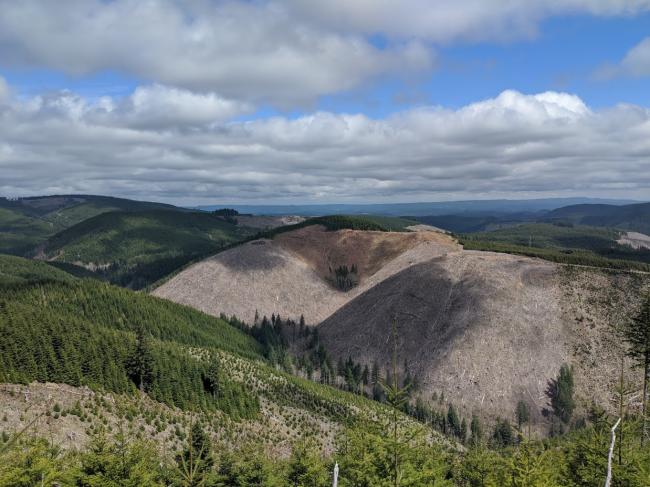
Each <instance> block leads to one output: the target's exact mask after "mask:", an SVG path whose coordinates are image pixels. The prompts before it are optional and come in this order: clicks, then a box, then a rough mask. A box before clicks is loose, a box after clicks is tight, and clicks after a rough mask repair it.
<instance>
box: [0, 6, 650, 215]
mask: <svg viewBox="0 0 650 487" xmlns="http://www.w3.org/2000/svg"><path fill="white" fill-rule="evenodd" d="M649 82H650V0H530V1H528V2H507V1H503V0H483V1H478V0H436V1H435V2H430V1H428V0H401V1H399V2H398V1H393V0H377V1H373V2H368V1H367V0H330V1H328V2H311V1H306V0H284V1H282V2H278V1H277V0H260V1H256V2H248V1H244V0H230V1H228V2H220V1H215V0H195V1H194V2H191V3H179V2H175V1H172V0H158V1H155V2H139V1H137V0H113V1H111V2H104V1H102V0H71V1H70V2H66V3H62V4H61V3H56V4H55V3H52V2H49V1H46V0H24V1H21V2H12V1H10V0H0V169H1V170H2V171H3V176H4V178H3V180H2V181H0V194H5V195H9V196H20V195H30V194H43V193H83V192H93V193H103V194H115V195H120V196H130V197H139V198H144V199H159V200H164V201H169V202H173V203H182V204H200V203H213V202H215V203H218V202H219V201H224V202H230V201H232V202H238V203H247V202H250V203H255V204H258V203H260V202H268V203H321V202H322V203H330V202H345V201H349V202H356V201H362V202H368V201H377V202H382V201H427V200H428V201H431V200H449V199H468V198H474V197H477V198H486V199H487V198H502V197H513V198H528V197H546V196H549V197H557V196H591V197H598V196H602V197H626V198H627V197H629V198H637V199H648V196H647V195H649V194H650V176H649V175H650V165H649V164H650V163H649V161H650V142H649V141H650V110H649V108H648V107H650V89H648V88H649V87H650V85H649ZM3 124H4V125H3ZM271 188H273V189H271Z"/></svg>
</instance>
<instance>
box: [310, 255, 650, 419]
mask: <svg viewBox="0 0 650 487" xmlns="http://www.w3.org/2000/svg"><path fill="white" fill-rule="evenodd" d="M649 288H650V279H648V276H647V275H635V274H615V273H610V272H606V271H599V270H596V269H578V268H572V267H564V266H557V265H555V264H553V263H550V262H544V261H540V260H536V259H530V258H526V257H517V256H512V255H507V254H496V253H490V252H476V251H463V252H462V253H456V254H449V255H446V256H442V257H438V258H433V259H431V260H429V261H427V262H422V263H419V264H417V265H414V266H411V267H408V268H406V269H404V270H402V271H401V272H399V273H397V274H395V275H393V276H391V277H390V278H388V279H386V280H385V281H382V282H381V283H379V284H378V285H376V286H374V287H373V288H371V289H368V290H367V291H366V292H365V293H363V294H361V295H360V296H358V297H356V298H355V299H353V300H351V301H350V302H348V303H347V304H346V305H345V306H343V307H341V308H340V309H339V310H337V311H336V312H335V313H333V314H332V315H331V316H330V317H328V318H327V319H326V320H325V321H323V322H322V323H321V324H320V325H318V331H319V337H320V339H321V341H322V342H323V344H324V345H325V348H326V349H327V350H328V352H329V353H331V354H332V355H333V356H334V357H338V358H341V359H343V360H345V359H346V358H347V357H354V358H355V360H356V361H360V362H361V363H366V364H373V363H377V364H379V365H380V367H381V368H383V369H385V368H386V367H387V365H388V363H389V362H388V361H389V357H390V355H391V346H390V342H389V341H387V340H386V337H387V336H389V335H390V330H391V326H392V322H393V321H396V322H397V325H398V331H399V339H400V340H399V348H398V352H399V356H400V357H406V358H407V363H405V364H404V365H403V366H402V367H403V368H402V373H406V372H408V373H409V374H410V375H412V376H414V377H416V378H417V383H418V384H419V387H420V391H421V393H422V394H423V396H424V397H429V396H430V395H431V394H434V393H435V394H436V395H437V396H440V395H441V394H442V395H444V397H445V398H446V399H447V400H448V401H451V402H453V403H454V404H456V405H458V407H459V408H460V410H461V411H463V412H464V414H466V415H467V414H471V413H472V412H477V411H480V412H481V413H482V414H483V415H484V417H486V416H487V417H491V419H492V420H493V421H494V420H495V419H496V418H497V417H498V416H501V417H503V415H504V411H506V412H507V411H514V409H515V406H516V404H517V403H518V402H519V401H520V400H521V401H524V402H526V403H527V404H529V407H530V410H531V411H535V413H534V417H533V421H534V422H535V423H537V424H538V425H540V424H544V423H545V419H544V418H543V417H542V415H541V412H542V410H543V409H544V408H545V407H546V401H547V398H546V396H545V394H544V391H545V387H546V384H547V382H548V381H549V380H550V379H551V378H552V377H553V375H554V373H555V371H556V370H558V369H559V367H560V366H561V365H562V364H563V363H571V364H574V365H575V367H576V388H577V391H578V395H579V397H580V402H581V404H582V405H583V407H587V406H588V405H589V404H590V403H591V401H592V400H598V401H599V404H601V405H603V404H604V403H606V401H603V400H602V398H605V397H609V394H610V389H609V387H610V385H611V384H613V383H614V382H615V381H616V378H617V373H618V369H617V368H616V364H617V363H618V360H619V359H618V357H620V356H621V354H622V353H623V348H622V340H621V338H620V334H619V332H618V330H617V326H619V325H620V324H621V323H625V321H626V320H627V319H628V317H629V314H630V313H631V312H633V311H634V310H636V309H637V300H638V299H639V297H640V296H641V295H642V290H643V289H645V290H648V289H649ZM405 369H406V370H405ZM638 379H639V377H637V378H636V380H638ZM608 406H609V407H614V404H613V403H609V404H608Z"/></svg>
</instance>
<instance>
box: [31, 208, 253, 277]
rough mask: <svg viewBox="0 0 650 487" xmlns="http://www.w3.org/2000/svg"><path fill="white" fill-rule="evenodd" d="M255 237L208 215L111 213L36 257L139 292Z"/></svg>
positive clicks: (65, 234) (64, 234)
mask: <svg viewBox="0 0 650 487" xmlns="http://www.w3.org/2000/svg"><path fill="white" fill-rule="evenodd" d="M251 233H253V230H250V229H246V228H244V227H239V226H237V225H234V224H231V223H228V222H226V221H223V220H222V219H220V218H217V217H215V216H213V215H211V214H209V213H202V212H177V211H164V210H151V211H143V212H109V213H102V214H100V215H97V216H94V217H92V218H89V219H87V220H84V221H83V222H81V223H78V224H76V225H74V226H72V227H70V228H68V229H66V230H63V231H61V232H59V233H57V234H56V235H54V236H52V237H50V238H49V239H48V240H47V241H46V242H45V244H44V245H43V246H42V247H41V249H40V252H39V255H38V257H39V258H42V259H47V260H52V261H57V262H67V263H74V264H77V265H81V266H84V267H87V268H89V269H91V270H94V271H96V272H98V273H99V274H101V275H105V276H106V277H108V278H109V279H110V280H111V281H112V282H114V283H118V284H121V285H125V286H129V287H133V288H141V287H144V286H146V285H147V284H150V283H152V282H154V281H156V280H158V279H160V278H161V277H163V276H164V275H166V274H168V273H169V272H172V271H173V270H175V269H176V268H178V267H180V266H182V265H184V264H185V263H187V262H189V261H191V260H193V259H196V258H197V257H201V256H204V255H206V254H210V253H214V252H216V251H218V250H220V249H222V248H223V247H225V246H227V245H229V244H231V243H233V242H236V241H238V240H242V239H244V238H245V237H247V236H248V235H250V234H251Z"/></svg>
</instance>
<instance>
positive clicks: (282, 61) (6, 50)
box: [0, 0, 433, 105]
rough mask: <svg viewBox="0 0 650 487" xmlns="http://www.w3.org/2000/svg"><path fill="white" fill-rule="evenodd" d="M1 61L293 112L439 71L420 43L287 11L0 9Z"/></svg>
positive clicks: (127, 2)
mask: <svg viewBox="0 0 650 487" xmlns="http://www.w3.org/2000/svg"><path fill="white" fill-rule="evenodd" d="M0 8H1V9H2V14H1V15H0V59H2V60H3V63H4V64H5V65H17V66H37V67H43V66H45V67H49V68H51V69H56V70H60V71H62V72H65V73H69V74H73V75H86V74H89V73H93V72H98V71H102V70H106V69H114V70H119V71H122V72H126V73H129V74H131V75H134V76H137V77H140V78H141V79H145V80H152V81H156V82H160V83H163V84H167V85H173V86H178V87H182V88H186V89H190V90H194V91H214V92H218V93H220V94H222V95H223V96H226V97H228V98H237V99H240V100H248V101H255V102H260V101H262V102H272V103H275V104H279V105H283V104H284V105H289V104H296V103H304V102H306V101H310V100H311V99H313V98H314V97H316V96H319V95H324V94H331V93H336V92H339V91H342V90H347V89H350V88H354V87H357V86H359V85H360V84H361V83H362V82H365V81H367V80H369V79H372V78H373V77H375V76H379V75H382V74H385V73H394V72H411V73H413V72H418V71H421V70H427V69H429V68H431V66H432V63H433V58H432V54H431V52H430V50H429V49H428V48H427V47H425V46H424V45H423V44H421V43H419V42H418V41H416V40H411V41H408V42H406V41H405V42H400V43H396V44H392V45H391V46H388V47H387V48H385V49H379V48H377V47H375V46H374V45H373V44H372V43H370V42H369V41H368V40H366V39H365V38H364V37H363V36H361V35H356V34H354V33H345V34H342V33H337V32H333V31H330V30H326V29H323V28H321V27H319V26H315V25H311V24H309V23H301V22H298V21H297V20H296V19H295V18H294V17H293V16H292V13H291V12H290V11H288V10H287V9H286V8H284V7H283V4H282V3H278V4H276V3H273V2H243V1H242V2H235V1H232V2H213V1H211V0H194V1H192V2H176V1H172V0H160V1H154V2H142V1H140V0H114V1H111V2H105V1H102V0H90V1H88V0H70V1H66V2H50V1H47V0H24V1H20V2H13V1H7V0H0Z"/></svg>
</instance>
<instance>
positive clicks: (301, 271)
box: [154, 225, 459, 324]
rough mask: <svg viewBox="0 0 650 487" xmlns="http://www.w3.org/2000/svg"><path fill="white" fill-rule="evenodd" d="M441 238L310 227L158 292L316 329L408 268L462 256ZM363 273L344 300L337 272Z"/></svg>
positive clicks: (257, 244) (253, 246)
mask: <svg viewBox="0 0 650 487" xmlns="http://www.w3.org/2000/svg"><path fill="white" fill-rule="evenodd" d="M458 250H459V247H458V245H457V244H456V243H455V242H454V241H453V240H452V239H451V238H450V237H448V236H446V235H443V234H440V233H436V232H412V233H410V232H399V233H395V232H364V231H358V230H348V229H344V230H338V231H327V230H326V229H325V228H324V227H322V226H317V225H310V226H307V227H304V228H300V229H297V230H293V231H289V232H283V233H280V234H278V235H276V236H275V238H273V239H262V240H256V241H253V242H249V243H246V244H244V245H241V246H238V247H235V248H233V249H229V250H227V251H225V252H222V253H220V254H217V255H215V256H213V257H210V258H208V259H206V260H203V261H201V262H199V263H196V264H193V265H192V266H190V267H188V268H187V269H185V270H183V271H182V272H180V273H179V274H178V275H176V276H174V277H173V278H172V279H170V280H169V281H167V282H166V283H164V284H163V285H162V286H160V287H159V288H157V289H156V290H155V291H154V295H156V296H159V297H163V298H166V299H170V300H172V301H175V302H178V303H181V304H186V305H189V306H192V307H195V308H197V309H200V310H201V311H204V312H206V313H209V314H212V315H214V316H219V315H220V314H221V313H224V314H226V315H228V316H230V315H236V316H237V317H238V318H240V319H243V320H244V321H246V322H248V323H252V321H253V318H254V316H255V312H256V310H257V312H258V313H259V314H260V316H261V315H267V316H270V315H271V314H272V313H275V314H280V315H281V316H283V317H285V318H293V319H297V318H298V317H300V315H304V317H305V319H306V321H307V323H311V324H317V323H319V322H320V321H322V320H324V319H325V318H327V316H329V315H330V314H331V313H333V312H334V311H335V310H336V309H338V308H340V307H341V306H342V305H343V304H345V303H346V302H348V301H349V300H350V299H352V298H354V297H355V296H357V295H359V294H360V293H362V292H363V291H364V290H366V289H368V288H370V287H372V286H374V285H375V284H376V283H378V282H381V281H382V280H384V279H386V277H388V276H390V275H392V274H394V273H396V272H399V271H400V270H402V269H404V268H405V267H407V266H410V265H413V264H415V263H417V262H421V261H423V260H428V259H431V258H432V257H434V256H436V255H443V254H445V253H448V252H455V251H458ZM352 265H354V266H355V267H356V268H357V277H358V285H357V286H356V287H353V288H352V289H350V290H348V291H347V292H342V291H341V290H339V289H337V288H336V287H335V283H334V280H335V276H334V274H335V271H336V269H337V268H339V267H341V266H348V267H349V268H351V267H352Z"/></svg>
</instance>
